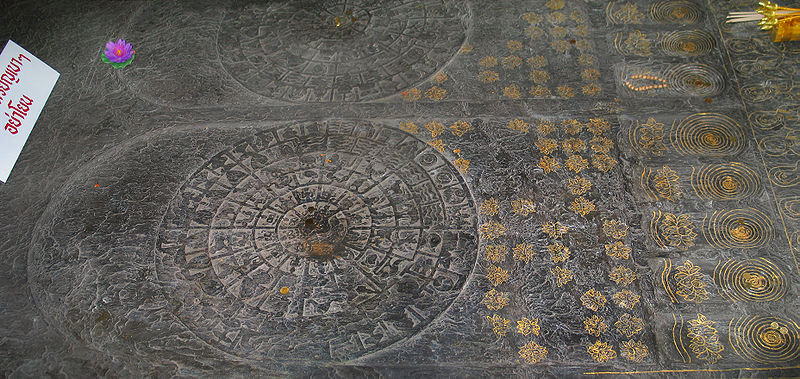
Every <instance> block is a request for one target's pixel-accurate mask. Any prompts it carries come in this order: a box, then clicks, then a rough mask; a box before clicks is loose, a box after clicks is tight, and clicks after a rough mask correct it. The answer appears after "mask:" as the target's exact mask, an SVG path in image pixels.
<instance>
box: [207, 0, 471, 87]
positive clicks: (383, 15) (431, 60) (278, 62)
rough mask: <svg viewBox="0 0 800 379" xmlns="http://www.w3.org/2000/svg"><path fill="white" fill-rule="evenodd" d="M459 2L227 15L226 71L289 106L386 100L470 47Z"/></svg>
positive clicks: (222, 39) (313, 6)
mask: <svg viewBox="0 0 800 379" xmlns="http://www.w3.org/2000/svg"><path fill="white" fill-rule="evenodd" d="M463 20H466V15H465V12H464V6H463V4H462V3H461V2H456V1H440V0H412V1H401V2H392V3H379V2H374V1H369V0H361V1H347V2H341V1H338V2H337V1H317V2H308V1H288V2H278V3H273V4H269V5H266V6H265V5H263V4H254V5H251V6H248V7H246V8H245V9H243V10H241V11H237V12H230V13H228V14H226V15H225V18H224V20H223V22H222V24H221V27H220V30H219V33H218V38H217V44H218V47H219V53H220V59H221V62H222V65H223V67H225V69H226V70H227V71H228V73H230V75H231V76H233V78H235V79H236V80H237V81H239V82H240V83H241V84H242V85H243V86H244V87H246V88H247V89H249V90H251V91H253V92H255V93H258V94H260V95H263V96H266V97H271V98H276V99H280V100H285V101H292V102H295V101H297V102H331V101H361V100H370V99H377V98H382V97H386V96H389V95H393V94H395V93H398V92H400V91H401V90H403V89H405V88H409V87H412V86H414V85H415V84H416V83H419V82H421V81H423V80H425V79H426V78H427V77H428V76H430V75H432V74H434V73H435V72H436V71H438V70H439V69H440V67H441V66H443V65H444V64H445V63H447V62H448V61H449V60H450V59H451V58H452V57H453V55H455V54H456V52H457V51H458V49H459V47H460V46H461V44H462V43H463V41H464V39H465V29H466V26H465V25H464V24H463Z"/></svg>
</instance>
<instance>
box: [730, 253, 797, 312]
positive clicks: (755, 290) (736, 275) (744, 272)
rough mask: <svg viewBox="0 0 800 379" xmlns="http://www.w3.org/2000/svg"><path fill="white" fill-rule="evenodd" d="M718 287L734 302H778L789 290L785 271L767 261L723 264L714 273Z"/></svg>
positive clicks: (760, 259) (743, 261) (732, 261)
mask: <svg viewBox="0 0 800 379" xmlns="http://www.w3.org/2000/svg"><path fill="white" fill-rule="evenodd" d="M714 283H716V285H717V287H718V288H720V289H721V291H722V292H721V293H722V294H723V296H725V297H727V298H728V299H730V300H731V301H734V302H735V301H754V302H766V301H776V300H779V299H781V298H782V297H783V296H784V295H786V292H787V290H788V288H787V284H786V276H785V275H784V274H783V271H781V269H779V268H778V266H776V265H775V264H774V263H772V262H770V261H769V260H767V259H765V258H758V259H747V260H733V259H729V260H728V261H726V262H720V263H719V264H718V265H717V267H716V269H714Z"/></svg>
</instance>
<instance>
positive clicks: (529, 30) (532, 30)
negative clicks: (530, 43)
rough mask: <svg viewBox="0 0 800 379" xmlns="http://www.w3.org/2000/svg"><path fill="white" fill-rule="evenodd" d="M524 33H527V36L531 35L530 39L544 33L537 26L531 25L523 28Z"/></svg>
mask: <svg viewBox="0 0 800 379" xmlns="http://www.w3.org/2000/svg"><path fill="white" fill-rule="evenodd" d="M525 34H527V35H528V37H531V39H537V38H539V37H541V36H543V35H544V30H542V28H540V27H538V26H533V25H531V26H529V27H527V28H525Z"/></svg>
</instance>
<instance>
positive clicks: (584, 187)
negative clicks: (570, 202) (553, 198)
mask: <svg viewBox="0 0 800 379" xmlns="http://www.w3.org/2000/svg"><path fill="white" fill-rule="evenodd" d="M567 188H569V193H571V194H573V195H575V196H580V195H583V194H585V193H587V192H589V190H591V189H592V182H590V181H589V180H588V179H586V178H584V177H582V176H576V177H574V178H571V179H569V180H568V181H567Z"/></svg>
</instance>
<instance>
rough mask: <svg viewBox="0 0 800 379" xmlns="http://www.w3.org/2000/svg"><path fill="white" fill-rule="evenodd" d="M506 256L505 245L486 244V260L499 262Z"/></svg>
mask: <svg viewBox="0 0 800 379" xmlns="http://www.w3.org/2000/svg"><path fill="white" fill-rule="evenodd" d="M505 258H506V246H505V245H488V246H486V260H488V261H489V262H495V263H499V262H501V261H503V260H504V259H505Z"/></svg>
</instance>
